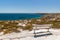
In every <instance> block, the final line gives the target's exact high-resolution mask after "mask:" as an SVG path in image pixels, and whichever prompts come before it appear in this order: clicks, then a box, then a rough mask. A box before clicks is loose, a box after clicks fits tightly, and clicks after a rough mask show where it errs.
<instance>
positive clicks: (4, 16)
mask: <svg viewBox="0 0 60 40" xmlns="http://www.w3.org/2000/svg"><path fill="white" fill-rule="evenodd" d="M43 15H44V14H37V13H0V20H21V19H31V18H41V17H42V16H43Z"/></svg>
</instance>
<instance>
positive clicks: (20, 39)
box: [0, 29, 60, 40]
mask: <svg viewBox="0 0 60 40" xmlns="http://www.w3.org/2000/svg"><path fill="white" fill-rule="evenodd" d="M46 31H47V30H46V29H40V30H36V33H37V32H44V33H39V34H36V35H38V36H37V37H34V34H33V32H34V30H32V31H27V30H26V31H22V32H21V33H10V34H6V35H2V36H0V40H59V39H60V32H59V31H60V29H50V32H46ZM39 35H40V36H39Z"/></svg>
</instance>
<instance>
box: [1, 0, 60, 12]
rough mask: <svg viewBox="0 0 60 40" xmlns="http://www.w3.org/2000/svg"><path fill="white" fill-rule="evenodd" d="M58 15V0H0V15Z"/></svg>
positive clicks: (59, 9) (59, 0) (59, 2)
mask: <svg viewBox="0 0 60 40" xmlns="http://www.w3.org/2000/svg"><path fill="white" fill-rule="evenodd" d="M37 12H43V13H55V12H58V13H60V0H0V13H37Z"/></svg>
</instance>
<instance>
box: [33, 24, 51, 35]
mask: <svg viewBox="0 0 60 40" xmlns="http://www.w3.org/2000/svg"><path fill="white" fill-rule="evenodd" d="M51 28H52V24H42V25H37V24H33V29H34V34H35V35H36V32H35V31H36V30H39V29H47V32H50V31H49V29H51Z"/></svg>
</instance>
